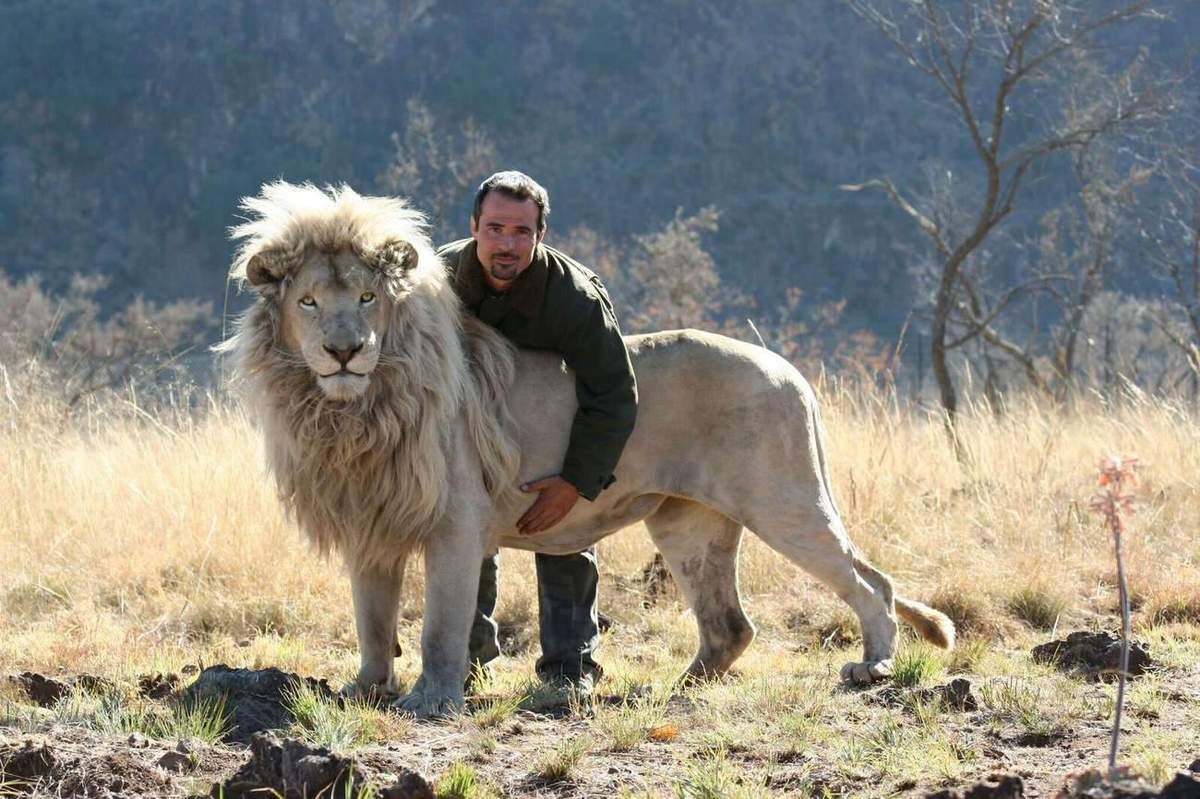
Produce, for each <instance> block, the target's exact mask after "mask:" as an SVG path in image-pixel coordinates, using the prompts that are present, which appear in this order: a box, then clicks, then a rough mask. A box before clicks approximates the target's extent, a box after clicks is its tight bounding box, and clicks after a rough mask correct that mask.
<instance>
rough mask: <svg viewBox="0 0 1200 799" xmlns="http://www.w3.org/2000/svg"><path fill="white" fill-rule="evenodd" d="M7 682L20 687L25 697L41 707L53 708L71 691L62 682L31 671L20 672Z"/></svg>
mask: <svg viewBox="0 0 1200 799" xmlns="http://www.w3.org/2000/svg"><path fill="white" fill-rule="evenodd" d="M9 681H10V682H12V683H14V684H15V685H17V686H18V687H20V689H21V690H22V691H24V692H25V695H26V696H28V697H29V698H30V699H32V700H33V701H34V702H35V703H36V704H38V705H40V706H41V707H53V706H54V704H55V703H56V702H58V700H59V699H62V698H63V697H64V696H66V695H67V692H68V691H70V690H71V689H70V686H68V685H67V684H66V683H64V682H59V681H58V680H53V679H51V678H49V677H45V676H43V675H41V674H35V673H34V672H31V671H26V672H22V673H21V674H18V675H17V676H16V677H9Z"/></svg>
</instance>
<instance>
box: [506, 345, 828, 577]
mask: <svg viewBox="0 0 1200 799" xmlns="http://www.w3.org/2000/svg"><path fill="white" fill-rule="evenodd" d="M627 341H628V343H629V345H630V355H631V358H632V360H633V364H634V369H635V371H636V373H637V377H638V394H639V404H638V416H637V424H636V426H635V428H634V431H633V434H632V435H631V436H630V439H629V442H628V444H627V445H626V447H625V451H624V452H623V453H622V455H621V459H620V462H619V463H618V464H617V468H616V473H615V476H616V483H615V484H614V485H613V486H612V487H611V488H609V489H607V490H606V491H604V492H603V493H601V495H600V496H599V497H598V498H597V500H596V501H595V502H588V501H586V500H580V501H579V502H578V503H577V504H576V505H575V508H573V509H572V511H571V513H570V514H568V516H567V517H566V518H565V519H564V520H563V521H562V522H560V523H559V524H558V525H555V527H553V528H551V529H550V530H547V531H545V532H543V533H540V534H538V535H534V536H523V535H521V534H519V533H518V532H517V531H516V527H515V524H516V521H517V519H519V518H520V516H521V514H522V513H524V511H525V510H526V509H527V508H528V507H529V505H530V504H532V502H533V500H534V498H533V497H532V496H522V497H519V498H518V500H517V501H516V502H513V503H510V504H508V505H507V506H502V507H498V508H496V514H495V516H494V517H493V523H492V524H491V525H490V526H489V527H490V530H489V532H490V536H491V538H492V540H493V541H495V542H497V543H498V544H499V545H500V546H505V547H514V548H518V549H527V550H535V551H539V552H547V553H551V554H554V553H569V552H577V551H579V550H580V549H583V548H586V547H588V546H591V545H592V544H594V543H596V542H597V541H599V540H600V539H602V538H604V537H605V536H607V535H610V534H611V533H613V532H616V531H617V530H620V529H621V528H623V527H626V526H629V525H631V524H634V523H636V522H638V521H640V520H641V519H644V518H645V517H646V516H648V515H649V514H651V513H653V512H654V510H655V509H656V508H657V507H658V506H659V505H660V504H661V503H662V502H663V501H664V499H665V498H666V497H668V496H678V497H686V498H688V499H694V500H697V501H699V502H702V503H704V504H706V505H709V506H710V507H713V508H716V509H718V510H721V511H722V512H724V513H726V515H729V516H730V517H732V518H735V519H741V520H746V519H747V516H746V515H745V514H744V513H743V511H744V510H745V508H744V507H743V506H744V505H745V499H746V498H747V497H748V496H751V495H752V494H753V493H754V491H753V490H752V486H748V485H747V482H748V481H750V482H755V481H756V478H755V477H754V475H755V474H759V473H760V472H761V468H762V467H763V466H764V465H769V464H772V463H777V462H779V455H781V454H782V453H783V452H785V451H786V450H788V449H790V447H791V443H792V439H793V435H792V428H793V427H794V426H796V425H797V423H799V424H800V425H801V426H803V425H804V424H805V422H806V420H805V418H804V417H805V416H806V415H807V409H806V408H804V407H803V406H804V403H803V402H802V401H801V397H800V396H799V394H798V392H797V386H798V384H797V382H796V381H801V382H802V379H801V378H800V377H799V375H798V374H796V372H795V370H794V369H792V368H791V367H790V366H788V365H787V364H786V362H784V361H782V359H778V358H777V357H775V356H773V355H770V354H768V353H766V352H765V351H763V350H761V349H759V348H756V347H750V346H747V345H743V344H741V343H739V342H733V341H731V340H729V339H725V338H723V337H718V336H711V335H705V334H696V333H692V332H679V333H665V334H654V335H651V336H635V337H630V338H629V339H627ZM510 402H511V404H510V407H511V409H512V411H513V414H514V417H515V419H516V422H517V428H518V429H517V439H518V445H519V447H520V449H521V459H522V464H521V470H520V475H521V480H522V481H527V480H532V479H537V478H539V477H545V476H547V475H551V474H556V473H558V471H559V470H560V469H561V468H562V462H563V456H564V455H565V453H566V449H567V443H568V439H569V436H570V430H571V421H572V419H573V418H574V415H575V411H576V407H577V405H576V400H575V385H574V379H573V377H572V375H571V374H570V373H569V372H566V371H564V370H563V369H562V367H561V362H560V361H558V359H556V358H554V357H553V356H549V355H547V354H545V353H532V352H522V353H520V355H519V356H518V377H517V381H516V383H515V384H514V386H513V391H512V393H511V394H510ZM801 429H803V427H801ZM760 477H761V475H760Z"/></svg>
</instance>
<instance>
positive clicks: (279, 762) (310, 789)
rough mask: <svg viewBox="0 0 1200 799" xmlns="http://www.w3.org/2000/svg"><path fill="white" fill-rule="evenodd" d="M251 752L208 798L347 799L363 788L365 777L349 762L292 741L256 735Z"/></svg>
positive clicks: (326, 750) (323, 749)
mask: <svg viewBox="0 0 1200 799" xmlns="http://www.w3.org/2000/svg"><path fill="white" fill-rule="evenodd" d="M250 752H251V757H250V761H249V762H248V763H246V765H244V766H242V768H241V769H240V770H238V772H237V773H236V774H234V775H233V776H232V777H231V778H230V779H229V780H228V781H227V782H226V783H225V784H223V785H214V786H213V788H212V792H211V794H210V795H211V796H213V797H218V796H221V797H226V799H259V797H262V796H264V795H268V794H269V793H270V792H275V793H276V794H277V795H279V796H281V797H283V799H306V797H311V796H321V797H328V799H350V797H356V796H358V794H359V792H360V790H361V789H362V788H363V787H364V786H365V785H366V775H365V774H364V773H363V771H362V769H361V768H359V767H358V765H356V764H355V763H354V761H353V760H351V759H350V758H346V757H342V756H341V755H337V754H334V753H333V752H332V751H330V750H329V749H326V748H325V747H314V746H309V745H308V744H306V743H304V742H303V741H300V740H297V739H295V738H284V739H280V738H279V737H277V736H276V735H275V734H274V733H271V732H259V733H255V734H254V735H253V736H252V737H251V738H250Z"/></svg>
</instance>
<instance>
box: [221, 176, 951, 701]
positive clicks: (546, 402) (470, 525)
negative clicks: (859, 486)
mask: <svg viewBox="0 0 1200 799" xmlns="http://www.w3.org/2000/svg"><path fill="white" fill-rule="evenodd" d="M242 208H243V209H244V210H245V211H246V212H248V214H249V221H247V222H246V223H245V224H243V225H240V226H239V227H237V228H235V229H234V231H233V236H234V237H235V238H237V239H240V240H242V244H241V247H240V249H239V251H238V254H237V257H236V259H235V261H234V264H233V267H232V275H233V276H234V277H236V278H239V279H242V280H244V281H246V282H247V283H248V284H249V285H250V286H251V287H252V288H253V289H254V290H255V291H256V292H257V294H258V299H257V302H255V304H254V305H253V307H251V308H250V310H249V311H247V313H246V314H245V316H244V317H243V318H242V319H241V320H240V323H239V327H238V329H237V332H236V333H235V334H234V336H233V337H232V338H231V339H230V340H229V341H227V342H226V343H225V344H224V345H223V347H224V349H226V350H227V351H229V352H231V353H232V355H233V361H234V364H235V370H236V373H237V375H239V376H240V377H241V378H242V379H243V380H244V381H245V383H246V389H247V395H248V397H249V399H250V401H251V402H252V404H253V405H254V406H256V408H257V411H258V414H259V416H260V417H261V420H262V425H263V434H264V436H265V439H266V445H267V446H266V449H267V456H268V461H269V465H270V468H271V470H272V471H273V473H274V475H275V480H276V482H277V484H278V488H279V495H280V498H281V500H282V501H283V503H284V505H285V506H286V507H287V508H288V510H289V511H291V513H292V514H294V516H295V518H296V520H297V521H298V523H299V525H300V527H301V528H302V529H303V530H304V532H305V533H306V534H307V535H308V536H309V538H311V539H312V540H313V541H314V542H315V543H316V544H317V546H318V547H319V548H320V549H321V550H322V551H326V552H327V551H329V550H336V551H338V552H340V553H341V555H342V557H343V558H344V559H345V561H346V563H347V565H348V567H349V571H350V581H351V587H352V591H353V596H354V610H355V620H356V626H357V630H358V642H359V651H360V655H361V668H360V670H359V673H358V677H357V681H356V686H357V688H358V689H360V690H363V691H372V692H390V691H392V690H393V689H394V673H393V657H394V654H395V650H394V646H395V630H396V616H397V605H398V597H399V593H400V580H401V576H402V574H403V570H404V565H405V562H406V560H407V558H408V557H409V556H410V555H413V554H416V553H418V552H419V553H421V554H422V555H423V557H424V562H425V577H426V581H425V585H426V589H425V618H424V628H423V631H422V635H421V653H422V659H423V662H422V671H421V676H420V678H419V679H418V680H417V682H416V684H415V685H413V686H412V688H411V690H410V691H409V693H408V694H406V695H405V696H403V697H401V698H400V699H399V700H398V705H399V706H400V707H401V708H402V709H404V710H407V711H410V712H414V713H416V714H419V715H436V714H442V713H446V712H452V711H454V710H457V709H459V708H461V707H462V704H463V680H464V677H465V671H466V665H467V664H466V659H467V636H468V631H469V628H470V626H471V620H472V615H473V612H474V608H475V594H476V587H477V584H478V581H479V568H480V562H481V560H482V559H483V557H484V556H485V555H486V554H488V553H489V552H491V551H494V549H495V547H497V546H506V547H516V548H519V549H527V550H533V551H536V552H547V553H551V554H565V553H570V552H578V551H579V550H581V549H583V548H585V547H588V546H590V545H592V544H595V543H596V542H597V541H599V540H600V539H601V538H604V537H605V536H607V535H609V534H610V533H613V532H615V531H617V530H620V529H622V528H623V527H627V526H628V525H630V524H633V523H634V522H637V521H640V520H644V521H645V523H646V527H647V529H648V530H649V531H650V535H651V537H652V539H653V540H654V543H655V545H656V546H657V547H658V549H659V550H660V551H661V552H662V554H663V556H664V557H665V558H666V561H667V563H668V564H669V565H670V567H671V571H672V572H673V573H674V575H675V576H676V578H677V579H678V581H679V584H680V587H681V588H682V591H683V594H684V595H685V597H686V598H687V601H688V603H689V604H690V605H691V607H692V609H693V610H694V612H695V617H696V623H697V625H698V627H699V635H700V646H699V651H698V652H697V653H696V657H695V659H694V660H693V661H692V663H691V665H690V666H688V668H687V671H686V673H685V676H686V677H689V678H700V677H707V676H712V675H718V674H721V673H723V672H725V671H726V670H727V669H728V668H729V667H730V665H732V663H733V662H734V660H736V659H737V657H738V656H739V655H740V654H741V653H742V652H743V651H744V650H745V649H746V647H747V646H748V645H749V644H750V641H751V639H752V638H753V637H754V627H753V626H752V625H751V623H750V621H749V620H748V619H747V618H746V615H745V613H743V611H742V605H741V599H740V597H739V593H738V583H737V553H738V546H739V543H740V541H741V536H742V528H743V527H746V528H749V529H750V530H753V531H754V532H755V533H756V534H757V535H758V536H759V537H761V538H762V539H763V540H764V541H765V542H766V543H767V544H768V545H770V546H771V547H772V548H773V549H775V550H776V551H777V552H779V553H780V554H782V555H783V556H784V557H786V558H788V559H789V560H791V561H793V562H794V563H796V564H797V565H799V566H800V567H802V568H804V569H805V570H807V571H808V572H810V573H811V574H813V575H814V576H816V577H817V578H818V579H820V580H821V581H822V582H824V583H825V584H826V585H828V586H829V587H830V588H832V589H833V590H834V591H835V592H836V593H837V595H838V596H840V597H841V598H842V599H843V600H845V601H846V602H847V603H848V604H849V605H850V607H851V608H853V610H854V612H855V613H856V614H857V616H858V618H859V621H860V623H861V625H862V633H863V650H864V655H863V662H861V663H848V664H846V666H845V667H844V668H843V670H842V675H843V678H845V679H848V680H852V681H856V682H869V681H871V680H876V679H882V678H884V677H886V676H887V675H888V674H889V671H890V665H891V659H892V657H893V655H894V653H895V648H896V632H897V627H896V612H897V611H898V612H899V614H900V616H901V617H903V618H904V619H905V620H907V621H908V622H910V623H911V624H912V625H913V626H914V627H915V628H916V630H917V631H918V633H920V634H921V635H922V636H924V637H925V638H927V639H929V640H931V641H933V642H934V643H936V644H938V645H940V646H944V647H949V646H952V645H953V640H954V627H953V624H952V623H951V622H950V620H949V619H948V618H947V617H946V616H944V615H943V614H941V613H938V612H937V611H935V610H932V609H930V608H928V607H926V606H924V605H922V604H920V603H918V602H913V601H910V600H906V599H902V598H901V597H898V596H895V595H894V594H893V592H892V585H891V581H890V580H889V579H888V577H887V576H886V575H885V574H883V573H882V572H880V571H879V570H878V569H876V568H875V567H873V566H872V565H870V564H869V563H868V562H867V561H866V559H865V558H864V557H863V555H862V553H861V552H859V551H858V550H857V549H856V548H855V547H854V545H853V544H852V543H851V542H850V540H849V538H848V537H847V535H846V531H845V528H844V526H843V524H842V521H841V518H840V516H839V514H838V510H837V506H836V505H835V504H834V500H833V495H832V493H831V491H830V482H829V470H828V465H827V463H826V456H825V450H824V446H823V435H824V433H823V431H822V426H821V421H820V416H819V413H818V409H817V402H816V399H815V397H814V395H813V391H812V389H811V387H810V386H809V385H808V383H807V382H806V381H805V380H804V378H803V377H801V376H800V374H799V373H798V372H797V371H796V370H795V369H794V368H793V367H792V366H791V365H790V364H788V363H787V362H786V361H785V360H783V359H782V358H780V357H778V356H777V355H774V354H772V353H771V352H769V351H767V350H766V349H764V348H762V347H756V346H750V345H747V344H743V343H740V342H737V341H734V340H731V339H728V338H724V337H721V336H716V335H711V334H708V333H701V332H697V331H692V330H683V331H669V332H663V333H654V334H650V335H643V336H630V337H628V338H627V339H626V343H627V344H628V348H629V353H630V357H631V358H632V361H633V366H634V370H635V372H636V374H637V381H638V390H639V397H640V399H639V406H638V415H637V425H636V427H635V429H634V431H633V434H632V436H631V437H630V439H629V442H628V444H627V446H626V448H625V451H624V453H623V454H622V456H621V460H620V463H619V464H618V466H617V470H616V478H617V480H616V483H615V484H614V485H613V486H612V487H611V488H609V489H607V490H606V491H604V493H603V494H601V496H600V498H599V499H598V500H597V501H595V502H584V503H579V504H577V505H576V506H575V508H574V509H573V510H572V511H571V513H570V514H569V515H568V516H567V517H566V518H565V519H564V520H563V521H562V522H560V523H559V524H558V525H556V526H554V527H552V528H551V529H549V530H547V531H544V532H542V533H538V534H535V535H530V536H523V535H520V534H519V533H518V532H517V529H516V527H515V522H516V520H517V519H518V518H519V517H520V516H521V514H522V512H523V511H524V510H525V508H526V507H527V506H528V504H529V503H530V502H531V501H532V500H531V498H530V497H528V496H526V495H522V494H520V493H518V492H516V491H514V490H513V488H514V487H515V486H516V485H517V484H518V483H519V482H520V481H526V480H532V479H535V478H539V477H542V476H545V475H547V474H556V473H557V472H558V471H559V469H560V466H561V464H562V459H563V455H564V453H565V451H566V447H567V440H568V433H569V430H570V426H571V420H572V418H573V416H574V414H575V409H576V399H575V384H574V380H573V379H572V376H571V375H570V374H569V373H568V372H567V371H566V370H565V369H564V367H563V365H562V362H561V361H560V359H559V358H557V357H555V356H553V355H551V354H547V353H544V352H530V351H518V350H515V349H514V348H513V347H512V346H511V345H510V344H508V343H507V342H506V341H504V340H503V339H502V338H501V337H500V336H499V335H498V334H496V333H494V332H493V331H492V330H491V329H490V328H488V327H487V326H485V325H482V324H481V323H479V322H476V321H475V320H474V319H473V318H470V317H469V316H466V315H464V313H463V310H462V308H461V307H460V305H459V302H458V300H457V298H456V296H455V294H454V292H453V289H452V287H451V286H450V285H449V282H448V280H447V276H446V271H445V267H444V266H443V264H442V263H441V262H440V261H439V259H438V258H437V256H436V255H435V254H434V252H433V250H432V248H431V246H430V243H429V240H428V238H427V236H426V234H425V232H424V226H423V222H422V217H421V216H420V214H418V213H417V212H415V211H413V210H412V209H410V208H408V207H406V206H405V204H404V203H403V202H401V201H400V200H397V199H390V198H381V197H363V196H360V195H358V194H356V193H355V192H354V191H353V190H351V189H350V188H348V187H345V186H343V187H341V188H338V189H333V188H330V189H327V190H321V189H318V188H316V187H314V186H311V185H304V186H295V185H290V184H287V183H283V182H277V183H272V184H269V185H266V186H264V187H263V189H262V193H261V194H260V195H259V196H257V197H253V198H246V199H245V200H243V203H242Z"/></svg>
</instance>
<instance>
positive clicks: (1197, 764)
mask: <svg viewBox="0 0 1200 799" xmlns="http://www.w3.org/2000/svg"><path fill="white" fill-rule="evenodd" d="M1188 771H1192V772H1196V773H1198V774H1200V757H1198V758H1196V759H1195V760H1193V761H1192V765H1190V766H1188Z"/></svg>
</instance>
